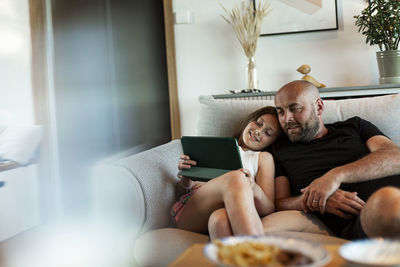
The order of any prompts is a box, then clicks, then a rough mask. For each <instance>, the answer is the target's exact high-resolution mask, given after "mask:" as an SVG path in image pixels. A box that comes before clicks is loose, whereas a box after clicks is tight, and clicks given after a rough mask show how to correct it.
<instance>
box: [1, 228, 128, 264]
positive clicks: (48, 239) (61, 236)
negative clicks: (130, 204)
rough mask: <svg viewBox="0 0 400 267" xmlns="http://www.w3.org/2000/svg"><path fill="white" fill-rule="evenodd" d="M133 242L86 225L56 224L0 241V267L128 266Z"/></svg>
mask: <svg viewBox="0 0 400 267" xmlns="http://www.w3.org/2000/svg"><path fill="white" fill-rule="evenodd" d="M135 265H136V264H135V263H134V261H133V239H132V238H128V237H127V236H126V233H122V232H118V231H115V230H112V231H111V230H110V229H107V228H106V227H104V226H99V225H93V224H92V223H88V222H68V223H67V222H64V221H63V222H56V223H51V224H46V225H42V226H38V227H35V228H32V229H30V230H28V231H26V232H23V233H21V234H18V235H16V236H14V237H12V238H10V239H7V240H5V241H3V242H0V266H1V267H67V266H68V267H81V266H82V267H83V266H85V267H108V266H110V267H111V266H112V267H114V266H118V267H125V266H126V267H127V266H129V267H131V266H135Z"/></svg>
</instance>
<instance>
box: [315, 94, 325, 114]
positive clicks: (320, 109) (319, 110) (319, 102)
mask: <svg viewBox="0 0 400 267" xmlns="http://www.w3.org/2000/svg"><path fill="white" fill-rule="evenodd" d="M316 107H317V115H318V116H322V113H323V112H324V109H325V107H324V102H323V101H322V99H321V98H318V99H317V101H316Z"/></svg>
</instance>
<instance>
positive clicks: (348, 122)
mask: <svg viewBox="0 0 400 267" xmlns="http://www.w3.org/2000/svg"><path fill="white" fill-rule="evenodd" d="M366 121H367V120H364V119H362V118H360V117H359V116H354V117H351V118H348V119H347V120H344V121H337V122H334V123H331V124H328V125H332V126H341V125H354V124H359V123H362V122H366Z"/></svg>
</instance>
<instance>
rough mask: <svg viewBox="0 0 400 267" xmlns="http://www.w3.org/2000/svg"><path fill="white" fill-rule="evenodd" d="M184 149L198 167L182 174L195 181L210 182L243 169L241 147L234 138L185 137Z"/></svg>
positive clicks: (186, 170)
mask: <svg viewBox="0 0 400 267" xmlns="http://www.w3.org/2000/svg"><path fill="white" fill-rule="evenodd" d="M181 143H182V149H183V153H184V154H185V155H188V156H190V159H192V160H194V161H196V163H197V165H196V166H192V167H191V168H190V169H185V170H182V171H181V172H180V174H181V175H182V176H186V177H188V178H190V179H191V180H194V181H209V180H210V179H213V178H215V177H218V176H220V175H222V174H224V173H226V172H228V171H231V170H237V169H240V168H242V160H241V158H240V152H239V146H238V143H237V140H236V139H235V138H233V137H220V136H183V137H182V138H181Z"/></svg>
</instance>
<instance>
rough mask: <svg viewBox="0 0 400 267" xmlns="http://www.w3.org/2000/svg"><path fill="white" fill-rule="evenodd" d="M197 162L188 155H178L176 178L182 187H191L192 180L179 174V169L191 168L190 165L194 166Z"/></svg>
mask: <svg viewBox="0 0 400 267" xmlns="http://www.w3.org/2000/svg"><path fill="white" fill-rule="evenodd" d="M196 164H197V163H196V161H194V160H190V157H189V156H187V155H183V154H182V155H180V157H179V161H178V169H179V172H178V175H177V176H178V178H179V179H180V184H181V185H182V187H183V188H185V189H190V188H192V187H193V185H194V182H193V181H192V180H190V179H189V178H187V177H184V176H182V175H180V174H179V173H180V171H181V170H184V169H189V168H191V166H195V165H196Z"/></svg>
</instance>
